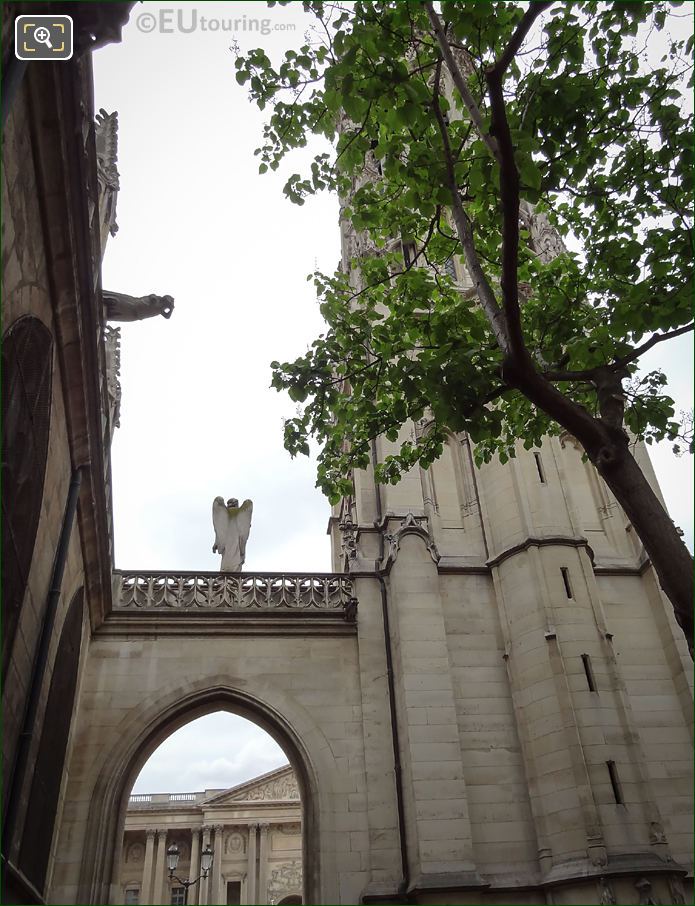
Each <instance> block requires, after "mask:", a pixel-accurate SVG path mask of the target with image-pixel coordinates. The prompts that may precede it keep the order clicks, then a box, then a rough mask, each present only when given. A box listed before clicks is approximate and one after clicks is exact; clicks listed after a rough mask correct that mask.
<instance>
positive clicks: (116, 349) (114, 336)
mask: <svg viewBox="0 0 695 906" xmlns="http://www.w3.org/2000/svg"><path fill="white" fill-rule="evenodd" d="M104 348H105V352H106V392H107V394H108V398H109V416H110V420H111V432H112V436H113V429H114V428H120V426H121V382H120V376H121V328H120V327H113V326H112V325H111V324H107V325H106V327H105V328H104Z"/></svg>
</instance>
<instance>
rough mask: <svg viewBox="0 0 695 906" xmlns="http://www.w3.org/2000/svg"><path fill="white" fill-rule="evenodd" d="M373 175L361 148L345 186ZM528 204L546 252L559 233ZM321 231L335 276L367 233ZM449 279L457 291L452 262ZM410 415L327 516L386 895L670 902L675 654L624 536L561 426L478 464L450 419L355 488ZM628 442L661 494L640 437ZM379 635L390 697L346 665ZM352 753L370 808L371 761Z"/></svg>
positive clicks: (686, 702)
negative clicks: (372, 741) (387, 752)
mask: <svg viewBox="0 0 695 906" xmlns="http://www.w3.org/2000/svg"><path fill="white" fill-rule="evenodd" d="M377 174H378V166H376V165H375V164H374V162H371V163H370V162H369V160H368V162H367V167H366V169H365V172H364V174H363V176H362V177H361V178H360V182H363V181H364V180H366V179H374V178H378V175H377ZM357 187H358V185H356V186H355V188H357ZM527 216H528V218H529V220H530V226H531V229H530V233H531V236H532V241H534V240H535V242H534V247H535V250H536V252H537V253H538V254H539V255H540V256H541V258H544V259H547V260H550V259H551V258H553V257H555V255H556V254H558V252H559V251H561V250H562V249H563V246H562V240H561V239H560V237H559V236H558V234H557V233H556V232H555V231H554V229H553V228H552V227H551V226H550V224H549V222H548V221H547V218H546V217H544V216H543V217H538V218H535V217H534V215H533V212H532V211H531V210H529V211H528V212H527ZM342 239H343V260H342V268H343V270H344V271H346V272H349V269H350V267H351V259H352V258H353V257H354V256H356V255H360V254H362V255H363V254H369V251H370V247H369V239H368V238H367V237H366V235H365V234H361V235H356V234H355V233H354V232H352V230H351V228H350V226H349V225H347V224H344V225H343V236H342ZM536 246H537V247H536ZM403 255H404V257H405V258H406V260H407V250H406V249H405V248H404V249H403ZM451 276H453V277H454V279H456V280H457V282H458V284H459V286H460V287H461V289H462V290H464V291H465V290H466V289H467V288H469V287H470V285H471V283H470V280H469V279H468V277H467V274H466V273H465V269H464V267H463V266H462V265H461V264H460V263H458V262H456V263H453V266H452V272H451ZM354 279H356V280H359V277H358V276H356V277H355V278H354ZM429 424H430V423H429V422H428V419H427V418H424V419H422V420H421V421H419V422H418V423H412V422H411V423H410V424H407V425H406V426H405V427H404V428H403V429H402V430H401V436H400V437H399V439H398V441H397V442H393V443H390V442H389V441H388V440H387V439H386V438H385V437H380V438H378V439H377V440H376V441H375V442H374V443H373V447H372V468H370V469H369V470H367V471H355V472H354V474H353V486H354V495H353V496H352V497H350V498H346V499H344V500H343V502H342V503H341V504H340V505H339V506H338V507H336V508H335V509H334V513H333V517H332V521H331V531H332V539H333V543H332V549H333V553H334V569H336V570H340V569H345V570H347V571H349V573H350V575H351V576H352V577H353V578H354V580H355V588H356V595H357V598H358V599H359V602H360V603H359V630H358V634H359V639H360V654H361V667H362V676H363V686H362V689H363V696H364V700H363V708H365V709H366V712H367V714H369V715H373V717H374V722H375V723H374V728H375V732H376V727H377V726H379V724H380V721H382V720H383V719H384V711H385V709H386V704H385V700H386V698H389V701H390V715H389V716H390V719H391V721H392V722H393V727H394V751H395V753H396V765H397V768H396V786H397V790H396V796H395V801H396V805H397V810H398V824H399V828H400V840H399V843H400V847H401V852H402V861H403V874H404V878H405V881H404V883H405V889H406V890H409V891H410V892H411V894H415V895H417V896H421V897H423V899H422V900H421V901H423V902H425V901H426V902H434V901H437V902H444V901H446V902H451V900H439V899H437V900H434V899H430V898H431V897H437V893H436V891H440V892H442V893H443V891H453V890H456V891H457V893H456V899H455V900H454V902H457V903H477V902H487V901H488V897H492V896H493V895H500V894H501V895H502V896H503V897H504V900H503V901H504V902H514V903H521V902H545V900H542V899H536V898H535V896H539V895H540V896H546V897H548V899H547V902H553V903H590V902H591V903H615V902H619V903H636V902H640V903H647V902H670V903H675V902H683V896H684V894H683V892H682V889H681V881H680V879H679V878H683V877H684V876H685V875H686V869H685V868H684V867H683V866H685V864H686V863H687V860H688V859H689V856H688V853H689V847H690V842H689V840H690V832H691V829H690V821H691V818H690V808H691V806H690V805H689V802H690V795H691V793H690V790H691V786H690V782H691V781H690V779H689V767H688V766H687V763H686V760H687V758H688V752H689V748H690V741H691V738H692V737H691V732H692V731H691V728H692V676H691V661H690V657H689V654H688V650H687V646H686V643H685V640H684V638H683V634H682V632H681V630H680V628H679V627H678V625H677V623H676V621H675V619H674V616H673V611H672V607H671V604H670V602H669V601H668V600H667V599H666V598H665V596H664V594H663V593H662V592H661V591H660V588H659V584H658V581H657V578H656V575H655V574H654V572H653V570H652V568H651V566H650V563H649V561H648V559H647V557H646V554H645V552H644V549H643V548H642V545H641V543H640V541H639V538H638V537H637V536H636V534H635V532H634V530H633V528H632V526H631V525H630V523H629V521H628V520H627V518H626V516H625V514H624V513H623V511H622V510H621V509H620V507H619V505H618V504H617V502H616V500H615V498H614V497H613V495H612V494H611V492H610V490H609V489H608V487H607V486H606V484H605V483H604V482H603V480H602V479H601V478H600V477H599V475H598V473H597V472H596V471H595V469H594V468H593V466H592V465H591V464H590V463H589V462H588V461H585V458H583V455H582V454H583V451H582V449H581V447H580V445H579V443H578V442H577V441H576V440H575V439H574V438H573V437H572V436H571V435H569V434H563V435H561V436H560V437H557V438H547V439H546V441H545V442H544V443H543V444H542V446H541V447H540V448H539V449H535V450H530V451H529V450H525V449H524V447H523V445H522V443H520V442H519V443H517V445H516V454H517V455H516V458H515V459H512V460H511V461H510V462H509V463H508V464H505V465H502V464H501V463H500V462H499V461H498V460H497V459H495V460H494V461H492V462H490V463H489V464H487V465H484V466H482V468H480V469H478V468H476V467H475V465H474V459H473V450H472V443H471V441H470V440H469V438H468V437H467V436H466V435H465V434H458V435H454V434H451V435H450V436H449V437H448V441H447V443H446V446H445V449H444V453H443V455H442V457H441V458H440V459H439V460H438V461H437V462H435V463H434V464H433V465H432V466H431V467H430V468H429V469H428V470H424V469H422V468H419V467H416V468H414V469H412V470H411V471H410V472H409V473H408V474H407V475H406V476H405V477H404V478H403V480H402V481H401V482H400V483H399V484H398V485H396V486H395V487H394V486H391V485H378V484H376V483H375V481H374V465H375V464H376V463H377V462H381V461H383V460H384V459H385V457H386V456H387V455H389V454H394V453H396V452H397V449H398V447H399V445H400V443H401V442H402V441H403V440H404V439H407V438H408V437H409V438H411V439H415V438H417V437H420V436H423V435H424V434H425V433H426V432H427V431H428V428H429ZM636 456H637V458H638V461H639V463H640V465H641V467H642V469H643V470H644V472H645V474H646V475H647V476H648V478H649V480H650V482H651V483H652V485H653V487H654V488H655V489H656V491H657V493H659V494H660V491H659V489H658V485H657V482H656V478H655V475H654V472H653V469H652V466H651V463H650V461H649V457H648V455H647V453H646V448H645V447H644V446H643V445H642V444H638V445H637V452H636ZM375 577H377V582H376V583H375V581H374V579H375ZM382 631H383V632H384V633H385V643H386V660H387V664H388V668H387V676H388V685H389V696H384V695H383V690H382V689H381V688H378V687H377V686H376V685H375V684H374V683H373V681H372V680H371V677H370V672H369V670H370V666H369V665H368V662H367V656H368V655H367V651H368V649H367V647H366V645H367V639H368V638H369V637H370V634H371V633H372V632H373V639H372V642H373V645H374V650H375V663H374V665H373V670H374V672H375V673H376V672H377V669H378V668H377V666H376V661H377V660H378V655H376V651H377V649H378V646H379V637H380V634H381V633H382ZM367 680H369V682H366V681H367ZM368 735H369V734H367V736H368ZM665 740H669V742H668V743H666V742H665ZM676 740H677V741H678V742H676ZM677 753H678V754H677ZM365 756H366V759H367V775H366V776H367V784H368V801H369V808H370V809H372V808H373V809H374V811H375V814H376V813H377V812H378V811H379V810H380V809H381V808H383V806H384V801H383V790H384V786H383V781H384V776H385V773H384V772H387V771H388V768H386V766H382V765H381V764H380V762H379V761H378V759H376V758H375V759H374V761H373V763H372V764H371V765H370V753H369V751H366V753H365ZM678 763H679V764H680V767H676V765H677V764H678ZM370 768H371V770H370ZM374 842H376V841H374ZM532 888H535V890H536V894H535V895H531V894H530V893H529V892H530V891H531V889H532ZM652 888H654V890H658V892H656V893H652ZM503 891H504V893H502V892H503ZM447 896H451V894H447ZM526 896H529V897H531V898H530V899H528V900H527V899H525V898H524V897H526ZM652 896H654V897H655V898H656V899H653V900H652V899H651V897H652Z"/></svg>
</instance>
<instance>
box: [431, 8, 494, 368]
mask: <svg viewBox="0 0 695 906" xmlns="http://www.w3.org/2000/svg"><path fill="white" fill-rule="evenodd" d="M435 15H436V14H435ZM440 75H441V61H440V64H439V66H438V67H437V76H436V78H435V84H434V93H433V95H432V108H433V110H434V115H435V117H436V120H437V124H438V126H439V131H440V134H441V137H442V145H443V147H444V164H445V167H446V181H447V186H448V189H449V192H450V194H451V209H452V213H453V215H454V223H455V225H456V232H457V233H458V237H459V241H460V243H461V247H462V248H463V253H464V256H465V258H466V265H467V267H468V272H469V273H470V275H471V277H472V278H473V284H474V286H475V288H476V291H477V294H478V298H479V299H480V304H481V306H482V308H483V311H484V312H485V315H486V316H487V319H488V321H489V323H490V326H491V327H492V331H493V333H494V334H495V339H496V340H497V343H498V345H499V347H500V349H501V350H502V352H503V353H504V354H505V355H507V354H508V352H509V338H508V335H507V323H506V319H505V317H504V312H503V311H502V309H501V308H500V307H499V305H498V303H497V299H496V298H495V294H494V292H493V290H492V287H491V286H490V283H489V282H488V279H487V277H486V276H485V272H484V271H483V268H482V266H481V264H480V259H479V258H478V253H477V251H476V248H475V243H474V242H473V229H472V227H471V222H470V220H469V218H468V214H466V212H465V211H464V209H463V205H462V204H461V197H460V195H459V191H458V186H457V184H456V172H455V169H454V158H453V155H452V153H451V143H450V142H449V133H448V131H447V128H446V122H445V121H444V115H443V114H442V108H441V106H440V104H439V79H440Z"/></svg>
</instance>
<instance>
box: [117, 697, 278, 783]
mask: <svg viewBox="0 0 695 906" xmlns="http://www.w3.org/2000/svg"><path fill="white" fill-rule="evenodd" d="M287 760H288V759H287V756H286V755H285V753H284V752H283V750H282V749H281V748H280V746H279V745H278V744H277V743H276V742H275V740H274V739H272V737H270V736H268V734H267V733H266V732H265V731H264V730H261V728H260V727H258V726H256V724H254V723H252V722H251V721H249V720H246V719H245V718H243V717H239V716H238V715H236V714H229V713H228V712H226V711H216V712H214V713H213V714H207V715H205V717H199V718H198V719H197V720H193V721H191V722H190V723H188V724H186V725H185V726H184V727H181V729H180V730H177V731H176V732H175V733H172V734H171V736H169V737H168V738H167V739H165V740H164V742H163V743H162V744H161V745H160V746H159V748H157V749H156V750H155V752H153V753H152V755H151V756H150V758H149V759H148V761H147V763H146V764H145V765H144V767H143V769H142V770H141V772H140V774H139V775H138V777H137V780H136V781H135V783H134V785H133V789H132V792H133V793H190V792H194V791H197V790H206V789H226V788H227V787H230V786H235V785H236V784H238V783H243V782H244V781H245V780H250V779H252V778H253V777H257V776H258V775H259V774H265V773H266V772H267V771H271V770H273V769H274V768H278V767H280V766H281V765H283V764H286V763H287Z"/></svg>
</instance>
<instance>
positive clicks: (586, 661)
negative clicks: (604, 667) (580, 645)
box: [582, 654, 596, 692]
mask: <svg viewBox="0 0 695 906" xmlns="http://www.w3.org/2000/svg"><path fill="white" fill-rule="evenodd" d="M582 664H583V665H584V673H585V674H586V683H587V685H588V687H589V692H596V681H595V680H594V671H593V670H592V669H591V658H590V657H589V655H588V654H583V655H582Z"/></svg>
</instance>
